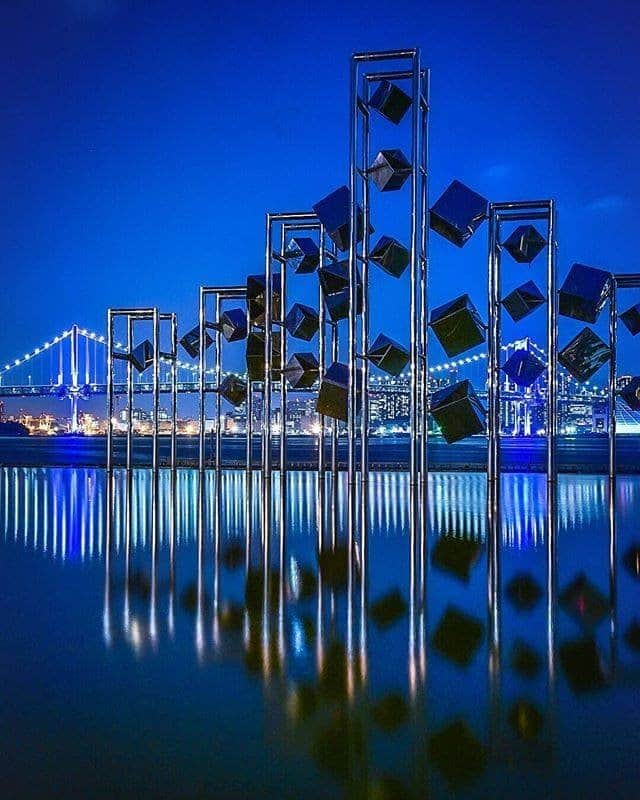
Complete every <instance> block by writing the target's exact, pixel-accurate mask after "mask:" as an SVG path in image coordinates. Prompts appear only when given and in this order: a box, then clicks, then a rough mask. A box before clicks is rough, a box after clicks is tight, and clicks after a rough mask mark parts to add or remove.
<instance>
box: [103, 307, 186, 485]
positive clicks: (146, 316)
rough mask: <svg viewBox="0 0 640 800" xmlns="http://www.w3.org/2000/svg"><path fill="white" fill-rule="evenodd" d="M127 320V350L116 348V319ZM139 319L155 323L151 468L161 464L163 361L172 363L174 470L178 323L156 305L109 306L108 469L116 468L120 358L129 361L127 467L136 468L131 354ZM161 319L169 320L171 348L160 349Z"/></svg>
mask: <svg viewBox="0 0 640 800" xmlns="http://www.w3.org/2000/svg"><path fill="white" fill-rule="evenodd" d="M119 317H124V318H125V319H126V320H127V344H126V351H125V352H124V353H118V352H116V351H115V342H114V322H115V320H116V319H117V318H119ZM137 321H151V322H152V324H153V341H152V344H153V400H152V406H153V434H152V436H153V442H152V457H151V459H152V469H153V470H154V471H155V470H157V469H158V467H159V452H158V442H159V433H160V428H159V419H158V417H159V411H160V393H161V387H160V362H161V361H168V362H169V363H170V364H171V382H170V389H169V392H170V394H171V459H170V466H171V469H175V468H176V457H177V449H176V448H177V441H176V428H177V399H178V323H177V317H176V314H175V313H173V312H172V313H162V312H160V311H159V310H158V309H157V308H115V309H113V308H110V309H108V311H107V413H108V419H107V470H108V471H109V472H110V471H111V470H112V469H113V410H114V385H113V367H114V363H115V361H117V360H126V361H127V381H126V386H127V444H126V468H127V470H131V469H132V468H133V367H132V364H131V361H130V359H129V356H130V355H131V352H132V350H133V347H134V327H135V323H136V322H137ZM162 322H169V323H170V331H171V350H170V351H168V352H163V351H161V350H160V343H161V336H160V334H161V330H160V325H161V323H162Z"/></svg>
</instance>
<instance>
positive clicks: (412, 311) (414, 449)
mask: <svg viewBox="0 0 640 800" xmlns="http://www.w3.org/2000/svg"><path fill="white" fill-rule="evenodd" d="M411 67H412V75H411V95H412V109H411V251H410V252H411V278H410V280H411V287H410V298H409V315H410V343H409V351H410V359H411V377H410V398H409V430H410V447H411V452H410V458H409V469H410V477H411V484H412V485H415V484H417V482H418V421H419V407H420V397H419V394H418V391H419V386H420V384H419V375H418V370H419V368H420V365H419V360H420V350H419V342H420V331H419V330H418V324H419V321H420V318H419V316H418V292H419V288H420V273H421V271H422V265H421V263H420V257H419V247H420V239H419V229H418V213H419V208H418V197H419V195H418V189H419V186H418V159H419V154H420V132H421V126H420V53H419V51H415V52H414V53H413V55H412V58H411Z"/></svg>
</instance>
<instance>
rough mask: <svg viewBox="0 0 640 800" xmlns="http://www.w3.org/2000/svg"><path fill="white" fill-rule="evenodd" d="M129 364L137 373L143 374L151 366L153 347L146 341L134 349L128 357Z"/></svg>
mask: <svg viewBox="0 0 640 800" xmlns="http://www.w3.org/2000/svg"><path fill="white" fill-rule="evenodd" d="M129 359H130V360H131V364H132V365H133V367H135V369H136V370H137V371H138V372H144V371H145V370H146V369H147V368H148V367H150V366H151V365H152V364H153V345H152V344H151V342H150V341H149V340H148V339H145V340H144V342H140V344H139V345H137V347H134V348H133V350H132V351H131V355H130V356H129Z"/></svg>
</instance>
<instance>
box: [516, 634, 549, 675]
mask: <svg viewBox="0 0 640 800" xmlns="http://www.w3.org/2000/svg"><path fill="white" fill-rule="evenodd" d="M509 661H510V664H511V668H512V669H513V671H514V672H516V673H517V674H518V675H521V676H522V677H523V678H535V676H536V675H537V674H538V673H539V672H540V669H541V667H542V657H541V656H540V654H539V653H538V652H537V651H536V650H534V649H533V647H531V646H530V645H529V644H527V642H525V641H524V640H522V639H516V641H515V642H514V643H513V647H512V648H511V654H510V658H509Z"/></svg>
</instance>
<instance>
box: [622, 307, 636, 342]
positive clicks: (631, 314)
mask: <svg viewBox="0 0 640 800" xmlns="http://www.w3.org/2000/svg"><path fill="white" fill-rule="evenodd" d="M620 320H621V321H622V322H623V323H624V325H625V327H626V329H627V330H628V331H629V333H630V334H631V335H632V336H637V335H638V334H639V333H640V303H636V304H635V306H631V308H629V309H627V310H626V311H624V312H623V313H622V314H620Z"/></svg>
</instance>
